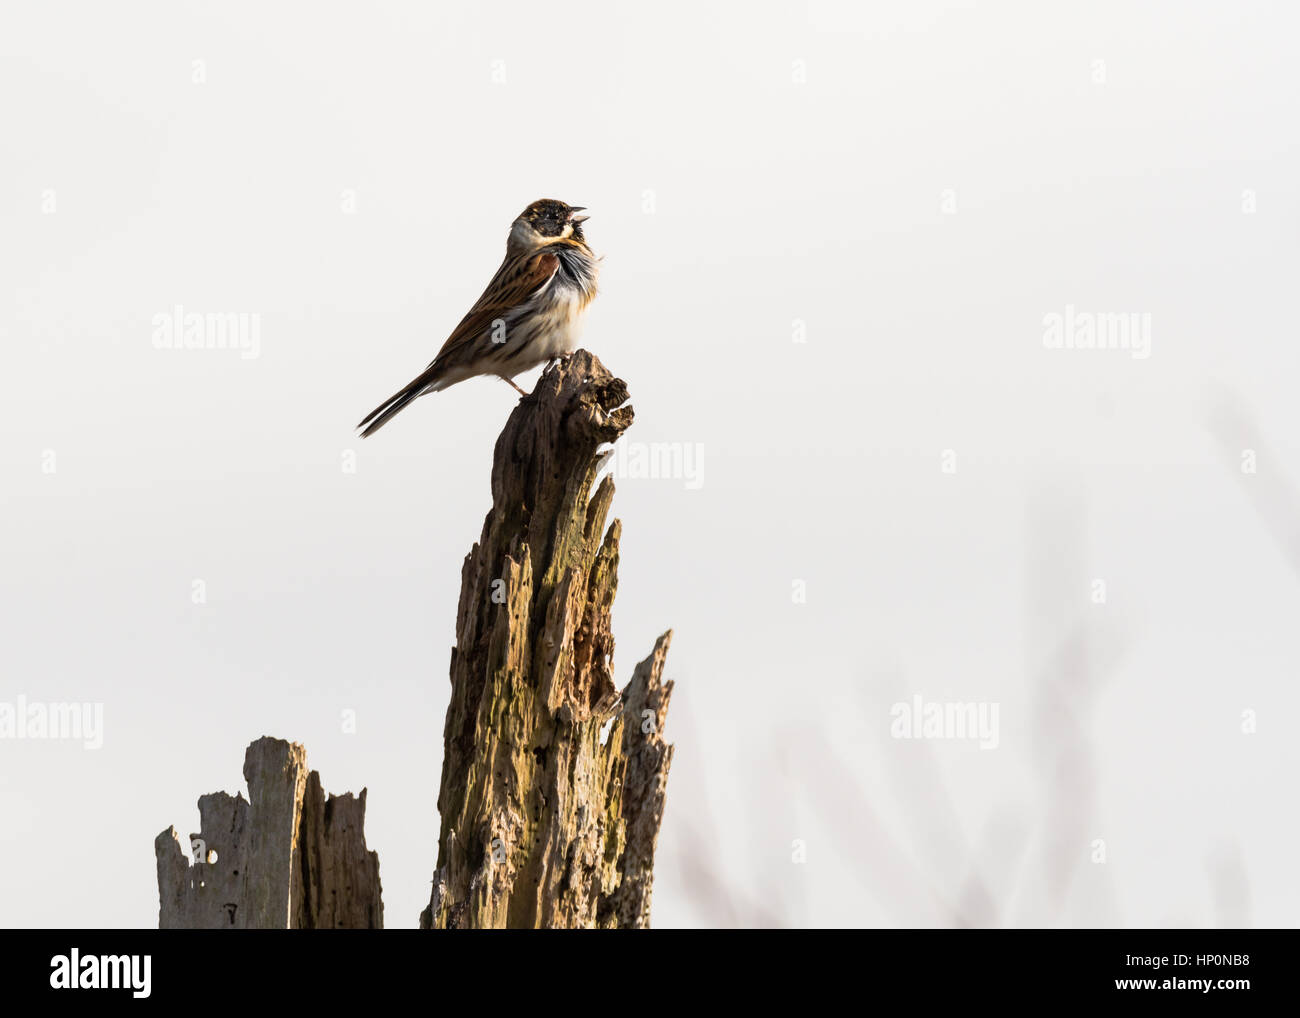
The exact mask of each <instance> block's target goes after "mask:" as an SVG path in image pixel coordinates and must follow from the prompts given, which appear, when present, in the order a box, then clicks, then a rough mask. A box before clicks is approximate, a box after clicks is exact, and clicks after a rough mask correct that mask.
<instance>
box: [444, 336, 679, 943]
mask: <svg viewBox="0 0 1300 1018" xmlns="http://www.w3.org/2000/svg"><path fill="white" fill-rule="evenodd" d="M627 398H628V391H627V386H626V385H625V384H624V383H623V381H622V380H621V379H618V378H614V377H613V376H612V375H610V373H609V372H608V371H607V370H606V369H605V367H604V365H603V364H601V363H600V361H598V360H597V359H596V358H595V357H593V356H592V355H591V354H589V353H587V352H586V351H584V350H580V351H578V352H577V353H575V354H574V355H573V356H572V357H570V358H569V359H567V360H566V361H562V362H559V363H557V364H554V365H552V366H551V367H550V368H548V369H547V370H546V371H545V372H544V373H543V374H542V377H541V379H540V380H539V381H538V383H537V387H536V388H535V389H534V391H533V393H532V394H531V395H529V396H527V397H525V398H524V399H522V400H521V401H520V402H519V405H518V406H517V407H516V408H515V410H514V412H513V413H512V414H511V415H510V418H509V420H508V421H507V423H506V426H505V430H504V431H503V432H502V433H501V436H500V438H498V440H497V444H496V452H495V457H494V461H493V465H492V509H491V511H490V512H489V513H488V514H487V518H486V520H485V521H484V524H483V533H482V536H481V538H480V539H479V542H478V543H477V544H475V545H474V547H473V548H472V549H471V550H470V553H469V555H468V556H467V557H466V559H465V564H464V567H463V569H462V571H461V594H460V607H459V610H458V612H457V621H456V646H455V648H454V649H453V651H452V655H451V699H450V702H449V704H448V707H447V719H446V726H445V731H444V742H445V752H444V756H443V768H442V787H441V791H440V793H439V796H438V808H439V811H440V812H441V814H442V830H441V835H440V838H439V843H438V862H437V867H436V869H435V873H434V882H433V894H432V898H431V900H430V902H429V907H428V908H426V909H425V910H424V913H423V914H422V915H421V917H420V925H421V926H422V927H424V928H440V929H441V928H472V927H511V928H521V927H523V928H532V927H644V926H646V925H648V923H649V912H650V891H651V882H652V873H653V863H654V848H655V841H656V839H657V837H658V832H659V823H660V820H661V818H662V815H663V803H664V789H665V786H666V782H667V776H668V767H669V764H670V762H671V759H672V749H671V747H669V746H667V744H666V743H665V742H664V740H663V736H662V731H663V723H664V718H665V716H666V713H667V709H668V700H669V697H670V695H671V691H672V684H671V683H668V684H663V683H662V682H661V678H662V673H663V666H664V657H665V654H666V653H667V649H668V643H669V639H670V636H671V634H670V633H665V634H664V635H663V636H661V637H660V638H659V640H658V642H657V643H656V645H655V648H654V651H653V652H652V654H651V655H650V657H648V658H647V659H646V660H645V661H643V662H642V663H641V665H640V666H639V667H638V668H637V669H636V671H635V673H634V675H633V678H632V681H631V682H630V683H629V685H628V686H627V688H626V689H625V690H624V691H623V695H622V697H621V701H620V696H619V693H618V691H617V690H616V689H615V686H614V678H613V653H614V638H613V635H612V634H611V632H610V607H611V605H612V604H613V600H614V592H615V590H616V588H617V584H618V542H619V535H620V533H621V525H620V523H619V522H618V521H617V520H615V521H614V522H613V523H612V524H610V526H609V527H608V529H606V527H605V519H606V516H607V514H608V512H609V509H610V504H611V502H612V501H613V497H614V483H613V481H612V479H610V478H609V477H606V478H604V479H603V480H602V481H601V483H600V485H599V486H598V487H596V490H595V492H594V494H593V493H592V487H593V484H594V482H595V478H596V475H597V473H598V471H599V468H600V466H601V462H602V459H603V457H602V455H601V454H600V453H599V452H598V451H597V450H598V449H600V448H601V447H602V446H603V445H604V444H605V443H610V442H613V441H614V440H615V439H617V438H618V437H619V436H620V435H622V434H623V432H624V431H625V430H626V429H627V428H628V426H629V425H630V424H631V423H632V408H631V407H630V406H625V405H624V404H625V403H626V401H627ZM607 725H609V726H610V727H609V729H608V731H604V730H605V728H606V726H607Z"/></svg>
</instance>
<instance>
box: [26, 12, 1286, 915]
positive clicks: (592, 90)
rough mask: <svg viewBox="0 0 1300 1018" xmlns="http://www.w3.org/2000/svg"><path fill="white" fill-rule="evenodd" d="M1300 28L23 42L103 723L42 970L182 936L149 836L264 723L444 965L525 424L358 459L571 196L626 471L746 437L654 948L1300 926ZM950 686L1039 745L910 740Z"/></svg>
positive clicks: (464, 16) (683, 711) (142, 25)
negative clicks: (438, 900) (153, 933)
mask: <svg viewBox="0 0 1300 1018" xmlns="http://www.w3.org/2000/svg"><path fill="white" fill-rule="evenodd" d="M1298 27H1300V25H1298V24H1297V18H1296V17H1295V13H1294V9H1293V8H1292V7H1291V6H1290V5H1286V4H1281V3H1278V4H1267V3H1231V4H1230V3H1190V2H1183V3H1173V2H1169V3H1142V4H1133V3H1117V2H1116V3H1111V2H1104V3H1098V2H1093V3H1079V4H1069V5H1064V4H1050V5H1049V4H1041V3H1028V2H1026V3H987V4H980V5H974V4H970V5H966V4H960V5H959V4H919V3H914V2H903V0H898V2H895V3H874V4H862V3H853V2H848V0H844V2H828V0H813V2H809V3H735V4H710V3H699V2H692V3H661V4H654V5H649V6H647V5H638V6H634V7H628V6H619V5H614V4H605V3H594V2H593V3H585V4H567V5H566V4H536V3H514V2H512V3H499V4H493V5H465V4H414V3H412V4H397V3H364V4H363V3H346V4H341V3H333V4H330V3H311V4H308V3H298V4H279V5H271V4H263V3H220V4H218V3H184V4H182V3H162V2H158V3H127V4H113V5H109V4H95V3H40V4H36V3H29V4H7V5H6V6H5V9H4V11H3V13H2V14H0V278H2V279H3V285H0V340H2V341H3V344H2V346H0V350H2V352H3V365H4V366H3V370H0V407H2V408H3V410H2V411H0V412H2V413H3V415H4V419H5V426H4V428H3V429H2V432H0V478H2V481H0V484H2V485H3V487H2V488H0V496H2V499H3V501H2V505H3V518H4V526H3V529H2V530H0V534H2V536H0V543H2V551H3V559H2V561H3V572H2V573H0V700H4V701H12V700H14V699H15V698H16V697H17V696H18V695H19V694H23V695H26V696H27V697H28V698H29V699H40V700H47V701H49V700H52V701H98V702H102V703H103V704H104V712H105V715H104V720H105V736H104V746H103V748H102V749H100V750H98V751H87V750H85V749H83V748H82V747H81V746H80V745H78V744H76V743H71V742H57V741H50V742H31V741H15V740H0V923H2V924H3V925H7V926H17V925H33V926H45V925H52V926H151V925H153V924H154V923H156V919H157V907H158V900H157V891H156V885H155V874H154V859H153V848H152V842H153V838H154V836H155V835H156V834H157V833H158V832H159V831H160V830H162V829H164V828H166V827H167V826H168V825H169V824H175V825H176V826H177V828H178V829H179V830H180V831H181V833H182V836H183V837H184V836H185V835H186V834H188V832H190V831H192V830H194V829H195V828H196V827H197V810H196V808H195V800H196V798H197V797H198V796H199V795H200V794H202V793H205V792H209V791H215V790H218V789H225V790H228V791H231V792H233V791H235V790H237V789H240V788H241V787H242V778H241V774H240V768H241V765H242V760H243V753H244V748H245V746H246V745H247V744H248V743H249V742H250V741H252V740H253V739H255V738H257V737H258V736H260V735H263V734H269V735H276V736H279V737H284V738H290V739H293V740H295V741H300V742H303V743H304V744H305V745H306V746H307V751H308V760H309V763H310V764H311V766H312V767H313V768H315V769H318V770H319V771H320V773H321V776H322V780H323V782H324V785H325V787H326V789H327V790H329V791H335V792H342V791H347V790H353V791H356V790H359V789H360V788H361V787H363V786H365V787H368V788H369V813H368V816H367V821H366V834H367V838H368V842H369V845H370V847H372V848H374V849H377V850H378V852H379V855H380V865H381V877H382V880H383V885H384V904H385V911H386V915H385V918H386V921H387V924H388V925H389V926H413V925H415V924H416V921H417V917H418V914H419V912H420V910H421V908H423V907H424V905H425V904H426V903H427V901H428V896H429V889H430V878H431V876H432V870H433V865H434V858H435V853H436V837H437V830H438V818H437V814H436V808H435V799H436V796H437V785H438V779H439V774H440V767H441V758H442V723H443V715H444V711H445V708H446V699H447V692H448V679H447V666H448V661H449V654H450V647H451V643H452V640H453V635H454V634H453V627H454V621H455V607H456V600H457V594H458V587H459V578H460V566H461V562H462V559H463V557H464V555H465V553H466V552H467V551H468V549H469V547H470V544H471V543H472V542H473V541H474V540H475V539H476V538H477V536H478V534H479V531H480V528H481V525H482V519H483V514H484V513H485V512H486V510H487V508H488V505H489V490H488V476H489V468H490V461H491V450H492V445H493V442H494V440H495V438H496V435H497V434H498V432H499V430H500V428H501V426H502V424H503V423H504V421H505V418H506V416H507V415H508V413H509V411H510V409H511V407H512V406H513V405H514V402H515V399H516V396H515V395H514V393H513V392H512V391H511V390H510V389H509V388H508V387H506V386H504V385H502V384H500V383H499V382H495V381H492V380H474V381H470V382H467V383H465V384H463V385H460V386H458V387H456V388H454V389H452V390H450V391H448V392H446V393H442V394H439V395H436V396H431V397H427V398H425V399H422V400H420V401H419V402H417V403H416V404H415V405H414V406H412V407H411V408H409V409H408V410H406V411H405V412H404V413H403V414H402V415H401V416H400V417H398V418H397V419H396V420H395V421H394V422H393V423H392V424H390V425H389V426H388V427H386V428H385V429H384V431H383V432H381V433H380V434H379V435H378V436H377V437H375V438H373V439H369V440H367V441H365V442H364V443H362V442H361V441H359V440H358V439H357V438H356V437H355V435H354V432H353V430H352V425H353V424H354V423H355V422H356V421H357V420H359V419H360V418H361V417H362V416H363V415H364V414H365V413H366V412H367V411H369V410H370V409H371V407H373V406H374V405H375V404H376V403H378V402H379V401H380V400H381V399H383V398H384V397H386V396H387V395H389V394H390V393H391V392H392V391H394V390H395V389H397V388H398V387H399V386H400V385H402V384H403V383H405V382H406V381H407V380H408V379H409V378H411V377H412V376H413V375H415V374H416V373H417V372H418V371H419V370H420V369H422V368H423V367H424V365H425V364H426V363H427V362H428V360H429V359H430V358H431V356H432V355H433V352H434V351H435V350H436V349H437V347H438V346H439V345H440V344H441V342H442V340H443V339H444V338H445V336H446V334H447V333H448V332H449V331H450V329H451V328H452V327H453V326H454V325H455V324H456V322H457V321H458V320H459V318H460V316H461V315H462V314H463V313H464V311H465V310H466V309H467V308H468V306H469V305H470V303H472V302H473V300H474V299H475V298H476V297H477V296H478V294H479V292H480V291H481V289H482V287H483V285H484V284H485V283H486V281H487V279H488V277H489V276H490V274H491V273H492V271H493V270H494V269H495V267H496V265H497V264H498V262H499V260H500V258H501V253H502V248H503V243H504V239H505V235H506V231H507V229H508V227H509V224H510V221H511V220H512V219H513V218H514V216H515V215H516V214H517V213H518V212H519V211H520V210H521V209H522V208H523V207H524V206H525V205H526V204H527V203H528V202H530V201H532V200H534V199H536V198H541V197H554V198H559V199H561V200H564V201H567V202H569V203H572V204H577V205H585V206H588V208H589V210H590V215H591V216H592V219H591V222H590V223H589V224H588V226H587V235H588V238H589V240H590V242H591V244H592V246H593V247H594V248H595V249H596V250H597V252H598V253H600V254H602V255H604V257H605V261H604V263H603V275H602V292H601V295H600V297H599V298H598V299H597V301H596V303H595V305H594V306H593V310H592V312H591V314H590V317H589V321H588V326H587V332H586V337H585V342H584V345H585V346H587V347H588V348H589V349H592V350H593V351H594V352H596V353H597V354H598V355H599V356H600V357H601V358H602V359H603V360H604V361H605V363H606V364H607V365H608V366H609V367H610V368H611V370H613V371H614V372H615V373H616V374H618V375H619V376H620V377H622V378H624V379H626V380H627V381H628V384H629V387H630V389H631V392H632V398H633V404H634V405H635V408H636V415H637V417H636V424H635V425H634V427H633V428H632V431H631V432H630V434H629V436H628V438H629V439H630V440H633V441H638V442H682V443H691V444H695V443H699V444H701V445H702V446H703V448H704V475H703V486H702V487H700V488H699V489H698V490H688V489H687V487H686V484H685V483H684V481H683V480H682V479H660V480H648V479H643V480H639V479H627V480H623V481H621V482H620V483H619V490H618V495H617V498H616V500H615V512H616V514H617V515H618V516H619V517H621V518H622V520H623V522H624V526H625V530H624V538H623V543H622V560H621V566H620V584H619V595H618V600H617V603H616V605H615V610H614V631H615V635H616V637H617V640H618V650H617V654H616V658H615V671H616V677H617V679H618V681H619V684H620V685H621V684H622V683H623V682H625V681H626V680H627V678H628V677H629V676H630V673H631V669H632V666H633V664H634V663H635V662H636V661H637V660H639V659H640V658H641V657H643V656H644V655H645V654H646V653H648V652H649V650H650V648H651V646H652V644H653V641H654V638H655V636H656V635H657V634H658V633H659V632H661V631H662V630H664V629H666V628H669V627H672V628H673V629H674V630H675V633H676V635H675V639H674V643H673V647H672V650H671V653H670V656H669V664H668V674H669V677H670V678H672V679H673V680H675V681H676V683H677V688H676V694H675V696H674V700H673V704H672V710H671V712H670V716H669V728H668V734H669V737H670V739H671V740H672V741H674V742H675V743H676V745H677V755H676V757H675V761H674V764H673V770H672V776H671V780H670V784H669V797H668V806H667V813H666V817H665V820H664V825H663V831H662V837H661V839H660V851H659V859H658V865H657V870H656V883H655V898H654V905H655V909H654V918H655V922H656V924H657V925H660V926H678V925H704V924H734V925H756V924H761V925H776V924H782V925H943V926H946V925H959V924H967V925H981V926H983V925H1017V926H1019V925H1124V926H1164V925H1196V926H1201V925H1206V926H1209V925H1264V926H1276V925H1288V926H1289V925H1294V924H1295V921H1296V918H1297V914H1298V911H1300V887H1298V886H1297V877H1296V872H1297V871H1296V866H1295V841H1296V837H1297V834H1298V833H1300V824H1298V823H1297V815H1296V809H1297V799H1296V795H1295V774H1296V770H1297V763H1300V760H1298V759H1297V758H1298V756H1300V753H1298V751H1297V748H1296V740H1295V737H1294V733H1295V728H1296V720H1295V719H1296V716H1297V709H1298V708H1300V695H1298V694H1297V682H1296V677H1297V667H1298V666H1300V645H1298V644H1297V640H1296V632H1297V630H1296V624H1295V620H1296V618H1297V612H1298V611H1300V495H1297V491H1298V490H1300V489H1298V488H1297V486H1298V485H1300V442H1298V441H1297V435H1298V434H1300V405H1298V404H1297V401H1296V399H1295V390H1296V370H1297V366H1298V359H1297V355H1296V352H1295V351H1296V316H1295V293H1296V289H1295V285H1296V278H1297V269H1298V268H1300V264H1298V263H1300V259H1298V257H1297V254H1298V245H1297V236H1298V234H1297V216H1298V213H1300V201H1298V200H1297V189H1296V181H1297V179H1300V172H1298V171H1300V160H1298V159H1297V155H1298V154H1300V153H1298V149H1297V142H1296V133H1297V132H1296V125H1297V122H1298V118H1297V111H1296V98H1297V95H1298V94H1300V80H1298V79H1300V72H1297V70H1296V63H1295V54H1294V41H1295V38H1296V31H1297V28H1298ZM195 61H201V62H202V64H201V67H202V70H203V74H204V76H205V77H206V80H205V81H202V82H197V83H196V82H195V81H194V80H193V79H194V77H195V67H196V65H195ZM503 75H504V81H501V80H496V79H500V78H501V77H502V76H503ZM50 192H53V199H54V210H53V211H52V212H51V211H49V198H50ZM1248 192H1249V193H1248ZM349 194H350V195H351V196H354V199H355V212H354V213H352V214H348V213H347V211H346V210H345V205H347V200H348V195H349ZM1252 203H1253V206H1252ZM1252 207H1253V209H1254V211H1253V212H1252V211H1250V210H1251V208H1252ZM177 304H181V305H183V306H184V307H185V308H186V309H187V310H193V311H200V312H237V311H244V312H250V313H257V314H260V315H261V323H262V330H261V350H260V356H259V357H257V358H255V359H243V358H241V357H240V356H239V355H238V354H237V353H234V352H231V351H222V350H159V349H156V348H155V347H154V345H153V343H152V341H151V337H152V320H153V316H154V315H156V314H159V313H169V312H170V311H171V309H172V308H173V307H174V306H175V305H177ZM1071 304H1072V305H1074V306H1075V307H1076V309H1077V310H1078V311H1088V312H1111V313H1120V312H1132V313H1139V314H1148V315H1150V316H1151V318H1150V321H1151V350H1150V356H1149V357H1148V358H1146V359H1136V358H1134V357H1132V356H1131V355H1130V353H1129V352H1126V351H1122V350H1109V351H1098V350H1092V351H1086V350H1051V349H1046V348H1045V347H1044V343H1043V333H1044V326H1043V320H1044V316H1046V315H1049V314H1053V313H1056V314H1063V313H1064V311H1065V308H1066V306H1067V305H1071ZM796 323H803V325H802V328H803V329H804V330H806V333H805V337H806V342H803V343H798V342H795V341H794V339H795V338H796V335H797V332H798V330H799V328H800V326H799V325H797V324H796ZM532 380H533V377H532V376H531V375H530V376H526V377H524V378H522V379H521V381H522V382H524V384H525V386H526V387H531V384H532ZM1247 449H1250V450H1254V451H1255V454H1256V464H1257V472H1256V473H1254V474H1246V473H1243V472H1242V469H1241V464H1242V453H1243V450H1247ZM347 450H354V451H355V453H356V456H357V461H356V462H357V469H356V472H355V474H349V473H345V472H344V470H343V469H342V464H343V462H344V456H345V452H346V451H347ZM945 450H951V451H952V454H953V456H954V457H955V459H954V462H955V464H956V471H955V472H954V473H945V472H944V471H943V469H942V464H943V456H944V451H945ZM47 452H53V453H54V457H55V459H54V462H55V463H56V464H57V466H56V470H55V472H53V473H48V472H45V471H44V470H43V465H44V464H46V463H48V462H49V460H48V455H47ZM195 580H202V581H203V583H204V584H205V585H206V592H207V600H206V603H204V604H195V603H193V600H192V597H191V592H192V589H193V588H192V584H193V583H194V581H195ZM1096 580H1101V581H1103V583H1104V585H1105V602H1104V603H1097V602H1096V601H1095V600H1094V596H1093V594H1094V590H1095V589H1097V588H1096V587H1095V586H1094V581H1096ZM796 581H803V582H804V583H805V584H806V591H807V600H806V603H802V604H800V603H796V602H795V600H794V598H793V590H794V584H795V582H796ZM916 694H920V695H922V696H924V697H925V698H927V700H952V701H970V702H983V703H998V704H999V709H1000V737H999V743H998V747H997V749H995V750H981V749H979V748H978V746H977V745H975V744H974V743H971V742H963V741H947V742H941V741H934V740H906V741H905V740H896V739H893V738H891V737H890V731H889V727H890V713H889V712H890V707H891V705H892V704H893V703H895V702H899V701H910V699H911V697H912V696H914V695H916ZM344 710H354V711H356V717H357V732H356V734H353V735H348V734H344V733H343V732H342V730H341V727H342V726H341V723H340V718H341V712H343V711H344ZM1248 711H1253V712H1254V715H1253V717H1254V718H1255V725H1256V726H1257V730H1256V731H1255V732H1254V734H1248V733H1245V732H1243V717H1248V716H1249V715H1245V713H1244V712H1248ZM1098 841H1102V842H1104V853H1105V861H1104V862H1097V861H1094V859H1095V858H1096V857H1097V852H1098V845H1097V842H1098ZM805 857H806V861H802V862H799V861H795V860H796V859H800V858H805Z"/></svg>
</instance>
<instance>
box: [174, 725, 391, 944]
mask: <svg viewBox="0 0 1300 1018" xmlns="http://www.w3.org/2000/svg"><path fill="white" fill-rule="evenodd" d="M244 780H245V781H246V782H247V783H248V796H249V797H248V799H247V800H246V799H245V798H244V797H243V795H240V794H236V795H234V796H230V795H227V794H226V793H225V792H213V793H212V794H210V795H205V796H202V797H201V798H200V799H199V818H200V822H199V833H198V834H192V835H191V836H190V845H191V848H192V850H193V854H194V857H195V861H194V863H193V864H191V863H190V861H189V858H188V856H187V853H186V852H185V850H184V849H183V848H182V846H181V842H180V836H179V835H178V834H177V832H176V828H175V827H169V828H167V830H165V831H163V832H162V833H161V834H159V835H158V837H157V838H156V839H155V840H154V856H155V858H156V860H157V864H158V898H159V909H158V927H159V928H160V929H280V930H283V929H328V928H332V929H380V928H382V927H383V922H384V906H383V902H382V901H381V900H380V886H379V856H378V855H377V854H376V853H374V852H371V851H368V850H367V849H366V837H365V816H366V790H365V789H364V788H363V789H362V790H361V794H360V795H359V796H356V797H353V796H352V794H351V793H348V794H347V795H342V796H337V795H331V796H330V797H329V798H328V799H326V798H325V794H324V791H323V790H322V789H321V783H320V775H318V774H317V773H316V772H315V771H309V770H308V769H307V752H306V750H305V749H303V747H302V746H300V745H298V744H297V743H289V742H285V741H283V740H281V739H272V738H267V737H263V738H261V739H258V740H257V741H256V742H254V743H253V744H252V745H251V746H249V747H248V751H247V753H246V754H245V755H244Z"/></svg>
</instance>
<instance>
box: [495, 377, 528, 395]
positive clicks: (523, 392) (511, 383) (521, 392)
mask: <svg viewBox="0 0 1300 1018" xmlns="http://www.w3.org/2000/svg"><path fill="white" fill-rule="evenodd" d="M497 377H498V378H499V379H501V381H503V382H505V383H506V385H508V386H510V387H511V388H513V389H514V390H515V392H517V393H519V395H521V396H527V395H528V391H527V390H526V389H521V388H519V386H517V385H515V380H514V379H513V378H507V377H506V376H505V375H497Z"/></svg>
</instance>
